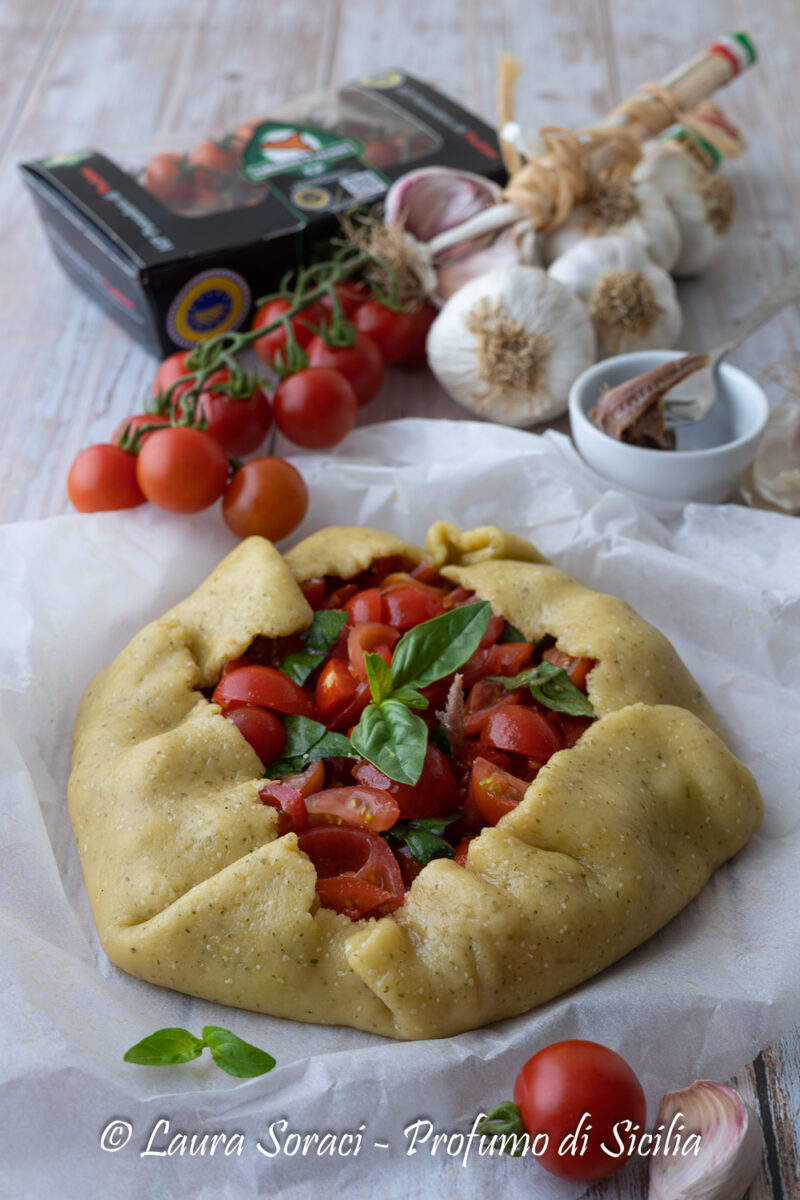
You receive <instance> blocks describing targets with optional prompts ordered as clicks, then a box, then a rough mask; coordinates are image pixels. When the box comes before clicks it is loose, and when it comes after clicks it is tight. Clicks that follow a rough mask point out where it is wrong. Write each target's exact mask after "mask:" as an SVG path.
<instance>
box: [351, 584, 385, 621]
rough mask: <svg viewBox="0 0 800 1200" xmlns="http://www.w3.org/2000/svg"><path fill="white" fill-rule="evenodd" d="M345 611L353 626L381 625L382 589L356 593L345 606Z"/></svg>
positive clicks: (370, 589) (367, 589)
mask: <svg viewBox="0 0 800 1200" xmlns="http://www.w3.org/2000/svg"><path fill="white" fill-rule="evenodd" d="M344 611H345V612H346V613H347V616H348V620H349V622H350V624H351V625H360V624H363V623H365V622H369V623H371V624H373V625H375V624H379V623H380V620H381V612H382V608H381V589H380V588H376V587H374V588H366V589H365V590H364V591H363V592H356V594H355V596H351V597H350V599H349V600H348V601H347V603H346V604H345V606H344Z"/></svg>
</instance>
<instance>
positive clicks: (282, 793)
mask: <svg viewBox="0 0 800 1200" xmlns="http://www.w3.org/2000/svg"><path fill="white" fill-rule="evenodd" d="M237 711H241V710H237ZM258 798H259V800H260V801H261V803H262V804H269V805H270V807H271V808H277V810H278V813H279V816H278V833H279V834H280V835H281V836H283V834H284V833H303V832H304V831H305V830H306V829H308V813H307V812H306V803H305V800H304V799H303V796H302V793H301V792H300V790H299V788H296V787H292V785H291V784H290V783H280V782H278V781H277V780H270V782H269V783H265V784H264V786H263V787H262V788H261V791H260V792H259V793H258Z"/></svg>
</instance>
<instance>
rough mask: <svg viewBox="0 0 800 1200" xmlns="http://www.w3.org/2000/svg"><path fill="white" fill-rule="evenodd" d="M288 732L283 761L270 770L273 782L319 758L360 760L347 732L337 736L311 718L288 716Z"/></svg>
mask: <svg viewBox="0 0 800 1200" xmlns="http://www.w3.org/2000/svg"><path fill="white" fill-rule="evenodd" d="M283 725H284V728H285V730H286V745H285V746H284V749H283V754H282V755H281V757H280V758H276V759H275V761H274V762H271V763H270V764H269V766H268V767H267V769H266V774H267V775H268V776H269V778H270V779H274V778H282V777H283V776H284V775H299V773H300V772H301V771H303V770H305V768H306V767H307V766H308V764H309V763H310V762H313V761H314V759H317V758H357V757H358V755H357V754H355V753H354V751H353V747H352V746H351V745H350V739H349V738H347V737H345V736H344V734H343V733H334V732H333V731H332V730H330V729H326V727H325V726H324V725H322V724H320V722H319V721H312V720H311V718H310V717H299V716H293V715H292V716H287V717H284V718H283Z"/></svg>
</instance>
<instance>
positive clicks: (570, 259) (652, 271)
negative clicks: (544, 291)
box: [548, 237, 683, 354]
mask: <svg viewBox="0 0 800 1200" xmlns="http://www.w3.org/2000/svg"><path fill="white" fill-rule="evenodd" d="M548 274H549V275H550V277H551V279H557V280H558V281H559V283H563V284H564V286H565V287H568V288H569V290H570V291H571V292H572V293H573V295H575V296H577V297H578V299H579V300H582V301H583V302H584V304H585V305H586V306H587V307H588V309H589V316H590V317H591V319H592V324H593V325H594V331H595V333H596V334H597V341H598V344H599V348H600V353H601V354H624V353H626V352H627V351H628V350H648V349H655V348H659V349H664V348H665V347H670V346H674V345H675V343H676V341H677V340H678V334H679V333H680V331H681V325H682V324H683V314H682V313H681V309H680V305H679V304H678V297H677V293H676V291H675V284H674V283H673V282H672V279H671V278H670V276H669V275H668V274H667V272H666V271H665V270H663V269H662V268H661V267H658V266H656V264H655V263H654V262H651V260H650V259H649V258H648V257H647V254H646V252H645V251H644V250H643V249H642V247H641V246H640V245H639V243H638V242H634V241H631V239H630V238H623V237H601V238H584V239H583V240H582V241H580V242H576V243H575V245H574V246H573V247H572V249H571V250H568V251H567V252H566V254H562V255H561V257H560V258H557V259H556V260H555V262H554V263H553V264H552V265H551V267H550V269H549V271H548Z"/></svg>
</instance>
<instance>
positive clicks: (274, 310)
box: [253, 296, 326, 367]
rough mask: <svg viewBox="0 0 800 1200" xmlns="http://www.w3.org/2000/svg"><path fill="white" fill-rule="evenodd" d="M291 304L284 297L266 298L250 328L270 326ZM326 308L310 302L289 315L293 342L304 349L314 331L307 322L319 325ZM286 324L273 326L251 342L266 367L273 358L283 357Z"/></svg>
mask: <svg viewBox="0 0 800 1200" xmlns="http://www.w3.org/2000/svg"><path fill="white" fill-rule="evenodd" d="M292 307H293V305H292V304H290V303H289V301H288V300H284V299H283V298H282V297H280V296H278V297H277V298H276V299H275V300H268V301H267V303H266V304H262V305H261V307H260V308H259V310H258V312H257V313H256V315H255V316H254V317H253V329H263V328H264V327H265V326H266V325H271V324H272V323H273V321H277V320H278V318H279V317H282V316H283V314H284V313H286V312H288V311H289V309H290V308H292ZM325 317H326V313H325V309H324V308H323V307H322V305H321V304H319V303H317V302H312V303H311V304H310V305H308V306H307V307H306V308H303V309H301V311H300V312H298V313H297V314H296V315H295V316H293V317H290V319H289V324H290V325H291V327H292V332H293V333H294V337H295V341H296V342H297V344H298V346H299V347H300V349H301V350H304V349H305V348H306V346H307V345H308V343H309V342H310V341H311V339H312V338H313V336H314V333H313V330H311V329H309V327H308V326H309V325H321V324H322V322H323V321H324V320H325ZM286 340H287V338H286V327H285V325H284V324H280V325H278V326H276V328H275V329H273V330H271V331H270V332H269V333H265V334H263V335H262V336H261V337H260V338H258V340H257V341H256V342H254V343H253V349H254V350H255V352H256V354H257V355H258V357H259V358H260V359H261V361H262V362H263V363H266V365H267V366H268V367H272V366H274V365H275V361H276V358H282V359H283V360H284V361H285V360H286V355H287V348H286Z"/></svg>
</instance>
